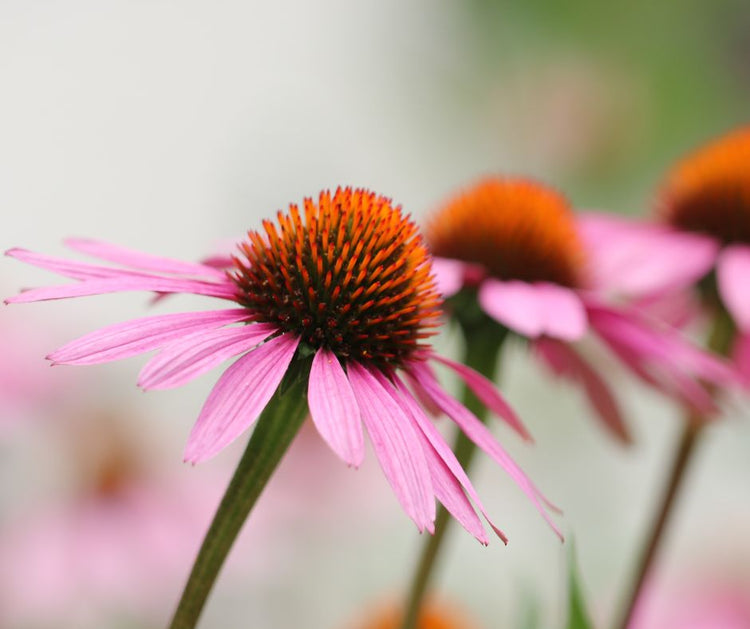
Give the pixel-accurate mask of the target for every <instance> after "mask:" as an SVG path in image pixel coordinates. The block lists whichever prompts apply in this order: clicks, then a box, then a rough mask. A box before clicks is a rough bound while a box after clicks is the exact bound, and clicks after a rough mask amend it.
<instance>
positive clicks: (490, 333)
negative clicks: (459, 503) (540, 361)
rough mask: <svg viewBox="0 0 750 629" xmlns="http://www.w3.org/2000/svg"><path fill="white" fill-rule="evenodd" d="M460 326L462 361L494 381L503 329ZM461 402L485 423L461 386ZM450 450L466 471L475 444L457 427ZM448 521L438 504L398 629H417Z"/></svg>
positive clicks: (481, 411)
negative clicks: (461, 333)
mask: <svg viewBox="0 0 750 629" xmlns="http://www.w3.org/2000/svg"><path fill="white" fill-rule="evenodd" d="M462 329H463V333H464V339H465V343H466V349H465V356H464V364H466V365H468V366H469V367H472V368H473V369H475V370H476V371H478V372H479V373H481V374H482V375H484V376H485V377H487V378H489V379H490V380H494V379H495V375H496V373H497V365H498V355H499V353H500V348H501V346H502V343H503V340H504V339H505V331H504V330H503V329H502V328H500V326H498V325H497V324H495V323H494V322H487V323H486V324H482V325H481V326H472V327H471V328H469V327H468V326H466V325H462ZM461 401H462V402H463V404H464V406H466V408H468V409H469V410H470V411H471V412H472V413H474V414H475V415H476V416H477V417H478V418H479V419H480V420H481V421H483V422H484V421H485V420H486V418H487V409H486V407H485V406H484V405H483V404H482V403H481V402H480V401H479V400H478V399H477V397H476V396H475V395H474V394H473V393H472V392H471V391H470V390H469V388H468V387H466V386H464V388H463V395H462V399H461ZM453 452H454V453H455V454H456V458H457V459H458V462H459V463H460V464H461V467H463V468H464V470H466V471H468V469H469V466H470V465H471V461H472V459H473V458H474V453H475V452H476V446H475V445H474V443H473V442H472V441H471V440H470V439H469V438H468V437H467V436H466V435H465V434H464V433H463V432H461V431H460V430H459V431H458V433H457V436H456V439H455V442H454V446H453ZM451 522H452V518H451V517H450V514H449V513H448V511H447V510H446V509H445V507H443V506H442V505H440V506H439V507H438V511H437V515H436V517H435V533H434V535H428V536H427V537H426V538H425V541H424V545H423V546H422V552H421V554H420V556H419V561H418V563H417V570H416V572H415V573H414V577H413V578H412V582H411V587H410V589H409V596H408V599H407V602H406V607H405V612H404V618H403V621H402V624H401V629H416V627H417V622H418V619H419V614H420V610H421V608H422V604H423V601H424V598H425V594H426V593H427V589H428V586H429V583H430V578H431V576H432V575H433V573H434V568H435V565H436V560H437V557H438V555H439V553H440V549H441V548H442V544H443V540H444V539H445V534H446V532H447V531H448V528H449V527H450V524H451Z"/></svg>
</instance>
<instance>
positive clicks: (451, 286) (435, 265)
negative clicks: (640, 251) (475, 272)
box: [432, 257, 466, 297]
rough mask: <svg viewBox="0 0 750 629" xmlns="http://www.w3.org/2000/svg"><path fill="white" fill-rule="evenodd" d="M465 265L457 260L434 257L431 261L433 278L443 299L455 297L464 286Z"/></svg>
mask: <svg viewBox="0 0 750 629" xmlns="http://www.w3.org/2000/svg"><path fill="white" fill-rule="evenodd" d="M465 267H466V265H465V264H464V263H463V262H460V261H459V260H450V259H449V258H439V257H434V258H433V259H432V273H433V275H434V276H435V281H436V283H437V289H438V292H439V293H440V294H441V295H442V296H443V297H451V296H453V295H455V294H456V293H457V292H458V291H459V290H461V287H462V286H463V284H464V270H465Z"/></svg>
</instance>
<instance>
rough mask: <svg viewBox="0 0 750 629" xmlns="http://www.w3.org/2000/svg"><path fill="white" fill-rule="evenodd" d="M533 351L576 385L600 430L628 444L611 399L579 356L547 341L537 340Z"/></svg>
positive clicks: (562, 345) (599, 379) (621, 421)
mask: <svg viewBox="0 0 750 629" xmlns="http://www.w3.org/2000/svg"><path fill="white" fill-rule="evenodd" d="M534 348H535V349H536V351H537V353H538V354H539V356H540V357H541V358H542V360H544V362H545V363H546V364H547V365H548V366H549V367H550V369H552V371H553V372H554V373H555V374H557V375H558V376H560V377H563V378H568V379H570V380H573V381H576V382H579V383H580V384H581V385H582V386H583V390H584V392H585V393H586V396H587V397H588V399H589V401H590V402H591V405H592V406H593V407H594V409H595V410H596V413H597V415H598V416H599V418H600V419H601V420H602V423H603V424H604V426H605V427H606V428H607V429H608V430H609V431H610V432H611V433H612V434H613V435H614V436H615V437H617V438H618V439H619V440H620V441H623V442H625V443H630V441H631V438H630V434H629V431H628V428H627V426H626V424H625V420H624V419H623V418H622V414H621V413H620V408H619V405H618V404H617V401H616V400H615V397H614V395H612V392H611V391H610V389H609V387H608V386H607V384H606V383H605V382H604V380H602V379H601V378H600V377H599V375H598V374H597V373H596V371H595V370H594V369H593V368H592V367H591V365H589V364H588V363H587V362H586V361H585V360H584V358H583V356H581V355H580V354H579V353H578V352H576V351H575V350H574V349H573V348H572V347H570V346H569V345H566V344H565V343H561V342H560V341H557V340H555V339H549V338H541V339H538V340H537V341H535V343H534Z"/></svg>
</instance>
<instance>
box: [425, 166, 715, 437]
mask: <svg viewBox="0 0 750 629" xmlns="http://www.w3.org/2000/svg"><path fill="white" fill-rule="evenodd" d="M577 229H578V228H577V219H576V216H575V214H574V213H573V211H572V210H571V207H570V205H569V203H568V201H567V200H566V199H565V197H563V196H562V195H561V194H559V193H558V192H557V191H555V190H553V189H551V188H549V187H547V186H545V185H542V184H540V183H537V182H535V181H531V180H528V179H523V178H488V179H485V180H483V181H480V182H479V183H477V184H476V185H474V186H473V187H471V188H469V189H468V190H466V191H464V192H461V193H460V194H458V195H457V196H455V197H454V198H453V199H451V200H449V201H448V202H447V203H446V204H445V205H444V206H443V207H442V208H441V209H439V210H438V211H437V212H436V213H435V214H433V216H432V217H431V220H430V221H429V223H428V226H427V232H426V238H427V242H428V245H429V247H430V249H431V251H432V253H433V254H434V256H435V262H434V268H435V271H436V275H437V279H438V286H439V289H440V291H441V292H442V294H443V295H444V296H445V297H446V298H450V297H454V299H455V298H457V297H458V296H459V294H461V295H468V296H469V297H470V299H471V300H472V302H473V303H478V306H479V308H480V309H481V311H483V312H484V313H485V315H486V316H488V317H489V318H490V319H492V320H494V321H495V322H497V323H498V324H499V325H500V326H502V327H503V328H504V329H506V330H510V331H512V332H514V333H516V334H517V335H519V336H521V337H524V338H526V339H528V340H529V341H530V342H531V343H532V345H533V347H534V349H535V350H536V353H537V354H538V355H539V356H540V357H541V358H542V359H543V360H544V361H545V363H546V364H548V365H549V366H550V367H551V368H552V369H553V370H554V372H556V373H557V374H558V375H560V376H564V377H567V378H570V379H572V380H575V381H577V382H579V383H580V384H581V385H582V387H583V389H584V391H585V393H586V394H587V396H588V398H589V399H590V401H591V403H592V405H593V407H594V408H595V409H596V411H597V413H598V415H599V416H600V417H601V419H602V420H603V421H604V424H605V425H606V426H607V427H608V428H609V429H610V430H611V431H613V433H614V434H615V435H617V436H619V437H620V438H623V439H626V438H627V429H626V427H625V424H624V422H623V420H622V418H621V415H620V412H619V410H618V407H617V404H616V402H615V399H614V396H613V395H612V393H611V392H610V389H609V387H608V385H607V384H606V382H605V381H604V379H603V378H601V377H600V375H599V374H598V373H597V371H596V369H595V368H594V367H593V366H592V365H591V364H589V362H588V361H586V360H585V359H584V357H583V356H582V355H581V354H580V353H579V352H578V351H577V350H576V349H575V348H574V346H573V345H572V343H573V342H575V341H578V340H580V339H582V338H583V337H584V336H585V335H586V334H587V333H588V332H594V333H595V334H597V335H598V337H599V338H600V339H601V340H602V341H603V342H604V343H605V344H606V345H607V346H608V347H609V348H610V349H611V350H613V351H614V353H615V354H616V355H617V356H618V357H619V358H620V359H621V360H622V362H624V363H625V365H626V366H627V367H628V368H629V369H630V370H631V371H632V372H633V373H634V374H636V375H637V376H638V377H639V378H640V379H642V380H643V381H645V382H647V383H648V384H650V385H652V386H655V387H656V388H658V389H659V390H661V391H664V392H667V393H669V394H671V395H673V396H675V397H677V398H678V399H680V400H682V401H684V402H685V403H687V404H690V405H691V406H693V407H696V408H699V409H707V408H713V407H714V403H713V400H712V398H711V396H710V394H709V393H708V391H706V389H705V388H704V387H703V386H702V384H701V383H700V382H698V380H697V378H700V379H703V380H706V381H709V382H714V381H717V380H721V379H723V378H726V377H727V375H728V373H730V371H729V369H727V368H726V367H725V366H724V365H723V364H722V363H720V362H719V361H717V360H715V359H713V358H712V357H710V356H708V355H705V354H704V353H702V352H700V351H699V350H698V349H697V348H694V347H693V346H691V345H690V344H688V343H687V342H685V341H683V340H682V338H681V337H680V335H679V334H677V332H676V331H674V330H672V329H669V328H667V327H666V326H655V325H654V324H653V322H652V321H650V320H648V319H647V318H645V317H644V316H643V315H641V314H640V313H638V312H637V311H635V310H634V309H632V308H626V307H613V306H611V305H608V304H607V303H606V301H605V299H604V295H603V294H602V293H601V292H599V291H596V290H595V288H596V286H595V285H594V284H592V283H591V282H590V280H589V272H590V267H589V260H588V254H589V252H588V250H587V248H586V246H585V242H584V241H583V240H582V239H581V238H580V237H579V235H578V231H577ZM461 303H462V304H463V303H465V302H461ZM454 314H455V316H457V317H460V316H463V315H462V314H461V313H460V312H459V311H458V308H456V311H455V313H454Z"/></svg>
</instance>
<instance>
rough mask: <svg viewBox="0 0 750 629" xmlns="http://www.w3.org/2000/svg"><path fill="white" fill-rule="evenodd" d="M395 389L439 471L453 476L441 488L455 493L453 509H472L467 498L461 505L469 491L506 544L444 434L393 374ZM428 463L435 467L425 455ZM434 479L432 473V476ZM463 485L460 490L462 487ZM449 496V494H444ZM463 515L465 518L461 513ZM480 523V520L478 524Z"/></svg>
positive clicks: (480, 539)
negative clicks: (458, 494) (459, 495)
mask: <svg viewBox="0 0 750 629" xmlns="http://www.w3.org/2000/svg"><path fill="white" fill-rule="evenodd" d="M395 384H396V391H397V393H398V395H399V397H400V399H401V400H402V402H403V404H404V405H405V406H406V408H408V410H409V413H410V414H411V416H412V419H413V420H414V422H415V423H416V424H417V426H418V427H419V429H420V431H421V433H422V435H423V436H424V438H425V439H427V441H428V443H429V450H430V452H431V453H434V455H436V456H437V458H438V460H439V462H440V466H437V467H439V468H440V470H441V472H440V473H441V474H442V473H443V472H442V470H446V471H447V472H449V473H450V476H451V478H452V480H451V482H450V484H449V486H447V487H444V490H445V491H448V490H450V491H451V493H452V494H454V496H453V498H452V500H453V501H454V502H452V504H453V506H454V507H455V508H456V510H457V511H458V510H460V509H462V508H463V509H465V504H466V505H468V506H469V508H471V505H470V503H468V501H466V503H465V504H464V500H465V499H466V497H465V496H464V495H463V490H466V493H467V494H469V497H470V498H471V499H472V500H473V501H474V502H475V503H476V505H477V507H478V508H479V510H480V511H481V512H482V515H484V517H485V519H486V520H487V523H488V524H489V525H490V526H491V527H492V529H493V530H494V531H495V533H496V534H497V536H498V537H499V538H500V539H502V540H503V542H505V543H507V542H508V538H507V537H505V534H504V533H503V532H502V531H501V530H500V529H499V528H497V527H496V526H495V524H494V523H493V522H492V520H491V519H490V518H489V516H488V515H487V512H486V510H485V508H484V505H483V504H482V501H481V499H480V498H479V495H478V494H477V492H476V490H475V489H474V486H473V485H472V484H471V481H470V480H469V477H468V475H467V474H466V472H465V471H464V469H463V467H461V464H460V463H459V461H458V459H457V458H456V455H455V454H454V453H453V451H452V450H451V449H450V447H449V446H448V444H447V443H446V442H445V439H444V438H443V435H442V434H440V431H439V430H438V429H437V428H435V425H434V424H433V423H432V422H431V421H430V420H429V419H428V418H427V416H426V415H425V414H424V412H423V411H422V409H421V408H420V407H419V405H418V404H417V403H416V401H415V400H414V398H413V397H412V396H411V393H409V390H408V389H407V388H406V385H404V383H403V382H402V381H401V380H400V379H399V378H398V377H396V381H395ZM428 464H430V465H431V469H432V468H433V467H436V466H434V457H428ZM433 480H434V476H433ZM456 483H458V484H456ZM461 488H463V489H461ZM456 490H458V492H460V493H461V498H463V500H461V499H460V498H459V499H458V503H456V502H455V500H456V498H457V497H456V496H455V494H456V493H457V491H456ZM436 495H437V497H438V500H440V502H442V503H443V505H444V506H445V508H446V509H448V510H449V511H450V512H451V513H452V514H453V515H454V516H455V517H456V518H457V519H458V520H459V521H461V523H462V524H463V525H464V527H465V528H466V529H467V530H468V531H469V532H470V533H472V534H473V535H474V536H475V537H476V538H477V539H478V540H479V541H480V542H482V543H485V542H484V541H483V539H482V538H480V537H478V536H477V535H476V534H474V533H473V531H472V530H471V529H470V528H469V527H468V526H467V523H465V522H464V520H462V519H461V517H459V516H458V515H457V514H456V513H454V511H453V510H451V507H450V506H449V505H448V504H446V502H444V500H443V498H441V495H440V494H438V492H437V490H436ZM446 497H449V496H446ZM471 511H472V513H474V509H473V508H471ZM462 517H466V515H465V514H464V515H463V516H462ZM469 522H470V523H473V518H471V517H470V516H469ZM480 524H481V523H480ZM482 534H483V536H484V530H482Z"/></svg>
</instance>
